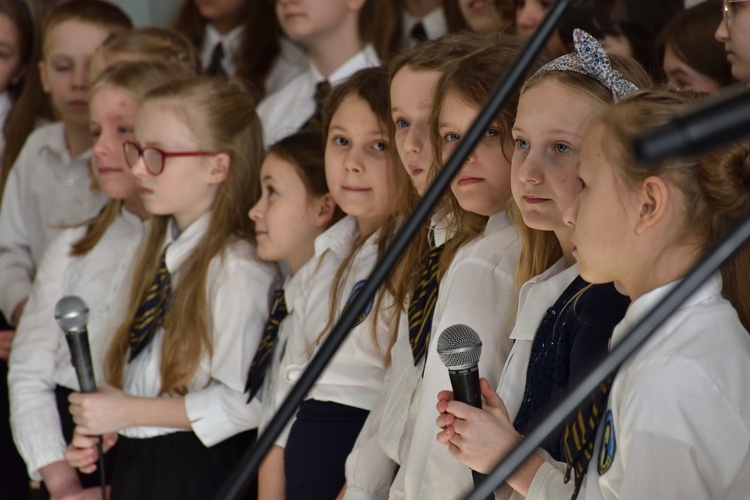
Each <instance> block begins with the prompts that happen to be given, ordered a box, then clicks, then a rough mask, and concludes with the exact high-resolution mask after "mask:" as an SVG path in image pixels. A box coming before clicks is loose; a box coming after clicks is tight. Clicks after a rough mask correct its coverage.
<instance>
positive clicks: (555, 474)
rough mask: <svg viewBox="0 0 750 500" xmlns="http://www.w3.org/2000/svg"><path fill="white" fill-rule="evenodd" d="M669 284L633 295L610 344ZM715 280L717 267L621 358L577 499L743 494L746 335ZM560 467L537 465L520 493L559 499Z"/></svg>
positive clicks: (748, 444)
mask: <svg viewBox="0 0 750 500" xmlns="http://www.w3.org/2000/svg"><path fill="white" fill-rule="evenodd" d="M674 285H675V283H671V284H668V285H666V286H663V287H660V288H657V289H656V290H653V291H651V292H649V293H647V294H646V295H644V296H642V297H640V298H638V299H637V300H636V301H634V302H633V303H632V304H631V305H630V307H629V308H628V311H627V313H626V314H625V318H624V319H623V320H622V321H621V322H620V324H618V325H617V327H616V328H615V330H614V332H613V334H612V342H611V343H612V345H615V344H617V343H618V342H620V341H621V340H622V338H623V337H624V336H625V335H626V334H627V333H628V332H630V331H631V330H632V328H633V327H634V326H635V325H636V324H637V323H638V322H639V321H640V320H641V319H642V318H644V317H645V316H646V315H647V314H648V313H649V312H650V311H651V310H652V309H653V307H654V306H656V305H657V304H658V303H659V302H660V301H661V300H662V299H663V298H664V297H665V296H666V295H667V293H668V292H669V291H671V290H672V288H673V287H674ZM721 288H722V280H721V276H720V275H719V274H718V273H717V274H716V275H714V276H712V277H711V278H709V279H708V280H707V281H706V282H705V283H704V284H703V285H702V286H701V287H700V288H699V289H698V290H697V291H696V292H695V293H694V294H693V295H692V297H690V298H689V299H688V300H687V301H686V302H685V303H684V304H683V305H682V306H680V307H679V308H678V309H677V311H675V312H674V313H673V314H672V316H670V318H669V319H668V320H667V321H666V322H665V323H664V324H663V325H662V326H661V327H660V328H659V329H658V330H657V331H656V332H655V333H654V334H653V335H652V336H651V337H650V338H649V339H648V340H647V341H646V343H645V344H644V345H643V346H642V347H641V348H640V349H639V350H638V351H636V353H635V354H634V355H632V356H631V357H630V358H629V359H628V360H626V361H625V363H623V365H622V367H621V368H620V370H619V371H618V372H617V375H616V377H615V380H614V382H613V384H612V389H611V391H610V395H609V400H608V406H607V411H606V412H605V414H604V416H603V418H602V420H601V422H600V424H599V430H598V434H597V439H596V444H595V446H594V455H593V458H592V459H591V462H589V468H588V472H587V475H586V479H585V480H584V490H583V491H582V492H581V494H580V495H579V498H581V499H583V498H585V499H589V500H590V499H593V500H600V499H616V498H659V499H666V500H670V499H675V500H676V499H683V498H690V499H696V500H699V499H714V498H724V499H730V500H734V499H745V498H747V495H748V491H750V453H748V449H750V425H749V424H748V422H750V398H748V397H747V386H746V384H745V381H747V380H749V379H750V378H749V377H750V336H749V335H748V332H747V331H746V330H745V329H744V328H743V326H742V324H741V323H740V321H739V318H738V317H737V313H736V312H735V310H734V308H733V307H732V306H731V304H730V303H729V302H728V301H727V300H725V299H724V298H723V297H722V296H721ZM605 435H606V436H607V438H606V439H605V438H604V436H605ZM602 448H603V450H602ZM600 466H602V467H603V474H600V473H599V467H600ZM563 475H564V468H562V467H559V468H555V467H554V466H553V465H551V464H549V463H545V464H544V465H543V466H542V468H540V470H539V471H538V472H537V474H536V476H535V478H534V480H533V482H532V484H531V487H530V490H529V495H528V498H550V499H552V498H561V497H560V492H562V491H566V490H565V488H564V485H563V484H562V483H563Z"/></svg>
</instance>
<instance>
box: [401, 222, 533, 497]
mask: <svg viewBox="0 0 750 500" xmlns="http://www.w3.org/2000/svg"><path fill="white" fill-rule="evenodd" d="M520 251H521V245H520V241H519V237H518V232H517V231H516V228H515V227H514V226H513V225H512V224H511V222H510V220H509V219H508V217H507V215H506V213H505V212H500V213H499V214H495V215H493V216H492V217H490V219H489V220H488V221H487V227H486V229H485V231H484V234H483V235H482V237H481V238H478V239H475V240H474V241H472V242H471V243H469V244H467V245H466V246H464V247H463V248H462V249H461V250H460V251H459V252H458V253H457V254H456V257H455V258H454V259H453V262H452V263H451V265H450V267H449V268H448V270H447V272H446V274H445V277H444V279H443V281H442V282H441V284H440V292H439V293H438V301H437V305H436V306H435V315H434V317H433V320H432V321H433V322H432V333H431V335H430V345H429V351H428V354H427V362H426V364H425V371H424V377H423V380H422V384H421V386H420V387H419V389H418V391H417V394H416V395H415V397H416V398H417V399H418V402H417V405H418V407H417V409H416V419H415V420H414V421H413V424H412V425H413V430H412V432H411V445H410V448H409V453H408V456H407V459H406V461H405V462H404V463H402V466H401V468H400V469H399V471H398V473H397V475H396V479H395V480H394V483H393V486H392V488H391V493H390V498H407V499H417V498H424V499H432V498H458V497H461V496H462V495H463V494H465V493H466V492H467V491H468V490H470V489H471V487H472V484H473V482H472V477H471V472H470V470H469V469H468V468H467V467H465V466H463V465H462V464H460V463H459V462H458V461H457V460H455V459H454V458H453V457H452V456H451V454H450V453H449V452H448V448H447V447H446V446H443V445H441V444H440V443H438V442H437V441H436V439H435V434H436V432H435V429H436V427H435V419H436V418H437V416H438V413H437V410H436V409H435V405H436V404H437V394H438V392H440V391H442V390H451V389H452V387H451V383H450V378H449V376H448V370H447V369H446V368H445V365H444V364H443V363H442V361H441V360H440V357H439V356H438V353H437V343H438V338H439V337H440V334H441V333H442V332H443V331H444V330H445V329H446V328H448V327H450V326H453V325H457V324H463V325H467V326H469V327H471V328H472V329H474V330H475V331H476V332H477V334H479V337H480V339H481V340H482V354H481V357H480V359H479V374H480V376H482V377H485V378H487V380H488V381H489V382H490V384H492V385H494V384H497V382H498V380H499V379H500V373H501V370H502V366H503V365H504V363H505V359H506V357H507V355H508V352H509V351H510V348H511V341H510V339H509V338H508V333H509V332H510V329H511V328H512V326H513V311H514V310H515V307H516V302H517V300H518V292H517V287H516V283H515V274H516V269H517V268H518V259H519V256H520Z"/></svg>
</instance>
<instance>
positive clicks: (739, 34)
mask: <svg viewBox="0 0 750 500" xmlns="http://www.w3.org/2000/svg"><path fill="white" fill-rule="evenodd" d="M725 4H726V8H727V10H728V15H729V16H730V17H731V21H729V23H728V25H727V22H725V21H721V22H720V23H719V27H718V28H717V29H716V39H717V40H718V41H720V42H721V43H723V44H724V51H725V52H726V53H727V60H728V61H729V64H731V65H732V76H734V77H735V78H736V79H737V80H740V81H743V82H750V2H747V1H731V0H727V1H726V2H725Z"/></svg>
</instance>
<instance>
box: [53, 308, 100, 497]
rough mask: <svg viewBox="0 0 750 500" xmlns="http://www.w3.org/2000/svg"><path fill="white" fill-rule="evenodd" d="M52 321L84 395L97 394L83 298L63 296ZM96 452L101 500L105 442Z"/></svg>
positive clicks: (98, 445)
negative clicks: (59, 330) (64, 342)
mask: <svg viewBox="0 0 750 500" xmlns="http://www.w3.org/2000/svg"><path fill="white" fill-rule="evenodd" d="M55 321H57V324H58V325H60V328H62V330H63V331H64V332H65V340H67V341H68V349H70V360H71V363H72V364H73V367H74V368H75V369H76V376H77V377H78V385H79V386H80V388H81V392H83V393H92V392H96V382H95V381H94V366H93V364H92V363H91V349H90V348H89V333H88V330H87V329H86V324H87V323H88V321H89V306H87V305H86V302H84V301H83V299H82V298H80V297H76V296H75V295H69V296H67V297H63V298H62V299H60V300H59V301H57V304H56V305H55ZM96 448H97V450H98V451H99V481H100V483H101V485H100V486H101V492H102V500H105V499H106V498H107V480H106V476H105V473H104V443H102V440H101V439H99V442H98V443H97V445H96Z"/></svg>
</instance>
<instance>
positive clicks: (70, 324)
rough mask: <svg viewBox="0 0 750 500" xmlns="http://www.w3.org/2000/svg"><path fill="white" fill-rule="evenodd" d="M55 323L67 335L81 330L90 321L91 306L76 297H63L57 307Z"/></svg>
mask: <svg viewBox="0 0 750 500" xmlns="http://www.w3.org/2000/svg"><path fill="white" fill-rule="evenodd" d="M55 321H57V324H58V325H60V328H62V329H63V331H65V332H66V333H67V332H74V331H78V330H81V329H83V328H85V327H86V323H88V321H89V306H87V305H86V303H85V302H84V301H83V299H82V298H80V297H76V296H75V295H69V296H67V297H63V298H62V299H60V300H59V301H58V302H57V305H55Z"/></svg>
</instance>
